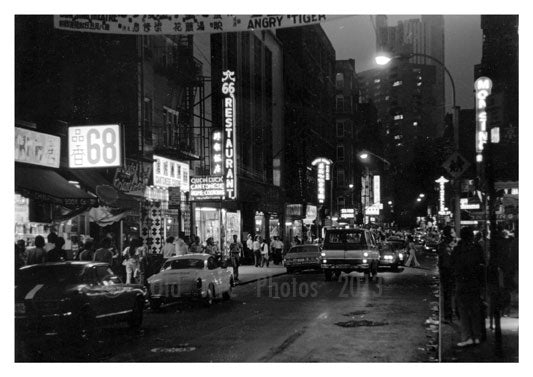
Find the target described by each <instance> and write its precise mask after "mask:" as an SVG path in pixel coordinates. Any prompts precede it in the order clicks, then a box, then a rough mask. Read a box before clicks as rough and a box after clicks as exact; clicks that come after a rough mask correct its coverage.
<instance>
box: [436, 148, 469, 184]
mask: <svg viewBox="0 0 533 377" xmlns="http://www.w3.org/2000/svg"><path fill="white" fill-rule="evenodd" d="M442 166H443V167H444V169H446V171H447V172H448V174H450V176H451V177H452V178H454V179H455V178H459V177H460V176H461V175H462V174H463V173H464V172H465V171H466V169H468V167H469V166H470V163H469V162H468V161H467V160H466V159H465V158H464V157H463V156H461V154H460V153H459V152H453V153H452V154H451V156H450V157H448V159H447V160H446V161H444V163H443V164H442Z"/></svg>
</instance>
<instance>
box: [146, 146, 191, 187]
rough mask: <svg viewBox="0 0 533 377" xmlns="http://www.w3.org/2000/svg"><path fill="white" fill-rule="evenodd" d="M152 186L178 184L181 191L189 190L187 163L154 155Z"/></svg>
mask: <svg viewBox="0 0 533 377" xmlns="http://www.w3.org/2000/svg"><path fill="white" fill-rule="evenodd" d="M154 186H159V187H172V186H180V187H181V191H183V192H187V191H189V165H188V164H186V163H183V162H179V161H175V160H171V159H168V158H165V157H161V156H156V155H154Z"/></svg>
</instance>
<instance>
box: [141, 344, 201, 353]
mask: <svg viewBox="0 0 533 377" xmlns="http://www.w3.org/2000/svg"><path fill="white" fill-rule="evenodd" d="M195 350H196V347H194V346H190V345H188V344H179V345H178V346H177V347H157V348H152V349H151V350H150V351H151V352H154V353H181V352H192V351H195Z"/></svg>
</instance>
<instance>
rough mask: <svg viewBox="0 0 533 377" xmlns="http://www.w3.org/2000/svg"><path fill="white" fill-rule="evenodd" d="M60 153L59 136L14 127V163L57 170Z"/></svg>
mask: <svg viewBox="0 0 533 377" xmlns="http://www.w3.org/2000/svg"><path fill="white" fill-rule="evenodd" d="M60 152H61V139H60V138H59V136H54V135H49V134H44V133H41V132H35V131H31V130H27V129H25V128H19V127H15V161H18V162H25V163H27V164H35V165H41V166H47V167H50V168H58V167H59V156H60Z"/></svg>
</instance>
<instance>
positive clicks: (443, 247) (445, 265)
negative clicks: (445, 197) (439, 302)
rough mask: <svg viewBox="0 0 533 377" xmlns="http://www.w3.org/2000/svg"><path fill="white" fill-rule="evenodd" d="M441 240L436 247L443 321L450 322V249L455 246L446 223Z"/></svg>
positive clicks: (451, 282) (450, 230)
mask: <svg viewBox="0 0 533 377" xmlns="http://www.w3.org/2000/svg"><path fill="white" fill-rule="evenodd" d="M442 237H443V239H442V242H441V243H440V244H439V246H438V247H437V254H438V256H439V275H440V281H441V287H442V299H443V313H444V321H445V322H452V313H453V311H452V296H453V270H452V261H451V257H452V251H453V248H454V246H455V244H454V237H453V234H452V227H451V226H449V225H447V226H445V227H444V229H443V231H442Z"/></svg>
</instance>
